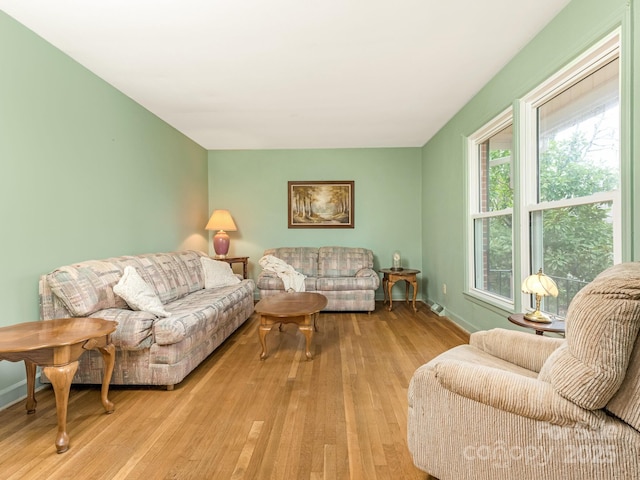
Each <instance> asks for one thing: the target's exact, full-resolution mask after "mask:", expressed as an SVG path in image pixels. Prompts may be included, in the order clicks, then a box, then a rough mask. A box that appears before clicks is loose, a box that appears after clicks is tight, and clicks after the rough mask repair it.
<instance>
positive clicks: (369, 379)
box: [0, 302, 468, 480]
mask: <svg viewBox="0 0 640 480" xmlns="http://www.w3.org/2000/svg"><path fill="white" fill-rule="evenodd" d="M467 341H468V336H467V335H466V334H465V333H464V332H463V331H462V330H461V329H460V328H458V327H457V326H455V325H454V324H452V323H451V322H450V321H449V320H447V319H446V318H444V317H438V316H436V315H434V314H432V313H431V312H430V311H429V309H428V308H427V307H426V306H424V305H423V304H420V305H419V310H418V312H417V313H416V312H413V309H412V308H411V307H410V305H408V304H406V303H404V302H396V303H394V306H393V311H392V312H389V311H388V310H387V308H386V306H385V307H384V308H383V306H382V304H380V303H379V304H378V305H377V308H376V311H375V312H373V313H372V314H370V315H368V314H366V313H339V312H328V313H322V314H321V315H320V318H319V321H318V331H317V332H315V334H314V337H313V342H312V347H311V352H312V353H313V356H314V358H313V360H311V361H307V360H306V357H305V355H304V345H305V339H304V336H303V335H302V334H301V333H300V332H299V331H298V330H297V327H296V326H295V325H291V324H289V325H285V326H283V328H282V330H281V331H278V330H277V329H273V330H272V331H271V332H270V333H269V335H267V345H268V351H269V357H268V358H267V359H266V360H263V361H261V360H260V351H261V347H260V342H259V338H258V319H257V317H256V316H255V315H254V316H253V317H252V318H251V319H250V320H249V321H248V322H246V323H245V324H244V325H243V326H241V327H240V328H239V329H238V331H236V332H235V333H234V334H233V335H232V336H231V337H230V338H229V339H228V340H227V341H226V342H225V343H224V344H223V345H222V346H221V347H219V348H218V349H217V350H216V351H215V352H214V353H213V354H212V355H210V356H209V357H208V358H207V359H206V360H205V361H204V362H203V363H202V364H201V365H200V366H199V367H198V368H197V369H196V370H194V371H193V372H192V373H191V374H190V375H189V376H188V377H187V378H186V379H185V380H184V381H183V382H182V383H180V384H179V385H177V386H176V388H175V390H173V391H166V390H163V389H160V388H151V387H117V386H114V387H112V388H111V391H110V395H109V396H110V398H111V400H112V401H113V402H114V403H115V405H116V410H115V412H114V413H113V414H111V415H105V414H104V413H103V412H104V411H103V410H102V406H101V404H100V391H99V387H97V386H73V387H72V389H71V396H70V399H69V414H68V425H67V428H68V432H69V435H70V439H71V443H70V449H69V451H67V452H66V453H64V454H60V455H59V454H57V453H56V451H55V446H54V439H55V434H56V430H57V428H56V411H55V401H54V396H53V392H52V391H51V390H50V389H45V390H43V391H41V392H38V394H37V398H38V406H37V412H36V413H35V414H34V415H27V414H26V413H25V409H24V404H23V403H19V404H15V405H12V406H10V407H8V408H6V409H4V410H2V411H0V472H2V478H3V479H4V478H6V479H20V480H24V479H27V480H29V479H40V478H48V479H76V478H81V477H82V478H93V479H105V480H106V479H109V480H111V479H127V480H132V479H141V480H149V479H151V478H153V479H155V478H164V479H180V480H182V479H210V478H211V479H218V478H221V479H222V478H232V479H234V480H243V479H247V480H249V479H276V480H280V479H292V478H295V479H310V480H321V479H327V480H328V479H331V480H334V479H354V480H361V479H362V480H364V479H366V480H370V479H371V480H375V479H397V478H402V479H416V480H417V479H422V480H424V479H427V478H429V477H428V476H427V475H426V474H425V473H423V472H421V471H419V470H418V469H417V468H415V466H414V465H413V463H412V461H411V457H410V455H409V451H408V449H407V444H406V431H407V425H406V421H407V389H408V385H409V381H410V379H411V376H412V375H413V372H414V371H415V369H416V368H418V367H419V366H420V365H422V364H424V363H426V362H427V361H429V360H430V359H431V358H433V357H434V356H436V355H437V354H439V353H441V352H443V351H445V350H447V349H448V348H451V347H453V346H455V345H459V344H461V343H465V342H467ZM78 472H81V474H82V475H80V474H79V473H78Z"/></svg>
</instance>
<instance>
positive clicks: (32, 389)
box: [24, 360, 38, 414]
mask: <svg viewBox="0 0 640 480" xmlns="http://www.w3.org/2000/svg"><path fill="white" fill-rule="evenodd" d="M24 367H25V369H26V370H27V413H28V414H30V413H36V405H38V402H37V401H36V364H35V363H33V362H32V361H30V360H25V361H24Z"/></svg>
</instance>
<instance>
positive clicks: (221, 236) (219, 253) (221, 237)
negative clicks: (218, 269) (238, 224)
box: [213, 230, 229, 258]
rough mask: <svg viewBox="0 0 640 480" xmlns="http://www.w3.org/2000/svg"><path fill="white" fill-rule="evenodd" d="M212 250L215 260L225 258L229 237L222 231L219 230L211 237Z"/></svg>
mask: <svg viewBox="0 0 640 480" xmlns="http://www.w3.org/2000/svg"><path fill="white" fill-rule="evenodd" d="M213 249H214V250H215V252H216V257H217V258H225V257H226V256H227V253H228V252H229V235H227V233H226V232H225V231H224V230H220V231H219V232H218V233H216V234H215V235H214V236H213Z"/></svg>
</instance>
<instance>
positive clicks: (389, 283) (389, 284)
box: [380, 268, 420, 312]
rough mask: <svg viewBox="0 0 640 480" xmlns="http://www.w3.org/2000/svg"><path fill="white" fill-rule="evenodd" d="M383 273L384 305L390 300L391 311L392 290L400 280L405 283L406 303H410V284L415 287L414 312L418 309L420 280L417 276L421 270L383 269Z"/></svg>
mask: <svg viewBox="0 0 640 480" xmlns="http://www.w3.org/2000/svg"><path fill="white" fill-rule="evenodd" d="M380 271H381V272H382V273H383V277H382V290H383V292H384V303H387V298H388V299H389V311H391V308H392V307H393V298H392V296H391V289H392V288H393V286H394V285H395V283H396V282H399V281H400V280H404V281H405V301H406V302H407V303H409V284H411V286H412V287H413V311H414V312H417V311H418V310H417V309H416V295H417V293H418V280H417V278H416V275H417V274H418V273H420V270H413V269H411V268H403V269H400V270H394V269H393V268H383V269H381V270H380Z"/></svg>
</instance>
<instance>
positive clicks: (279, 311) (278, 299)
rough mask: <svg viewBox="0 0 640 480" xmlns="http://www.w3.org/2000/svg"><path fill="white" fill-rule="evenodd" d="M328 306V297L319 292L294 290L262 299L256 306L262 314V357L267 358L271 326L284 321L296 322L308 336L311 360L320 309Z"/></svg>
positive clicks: (307, 350) (257, 310)
mask: <svg viewBox="0 0 640 480" xmlns="http://www.w3.org/2000/svg"><path fill="white" fill-rule="evenodd" d="M326 306H327V297H325V296H324V295H320V294H319V293H312V292H293V293H279V294H277V295H272V296H269V297H265V298H263V299H262V300H260V301H259V302H258V303H257V304H256V307H255V310H256V313H258V314H259V315H260V327H259V329H258V334H259V335H260V344H261V345H262V353H261V354H260V359H261V360H264V359H265V358H267V342H266V338H265V337H266V336H267V333H269V332H270V331H271V327H273V326H274V325H279V324H283V323H295V324H297V325H298V329H299V330H300V331H301V332H302V333H303V334H304V336H305V338H306V352H305V354H306V355H307V360H311V359H312V358H313V357H312V355H311V338H312V337H313V331H314V330H315V329H316V319H317V317H318V314H319V313H320V310H322V309H323V308H324V307H326Z"/></svg>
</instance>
